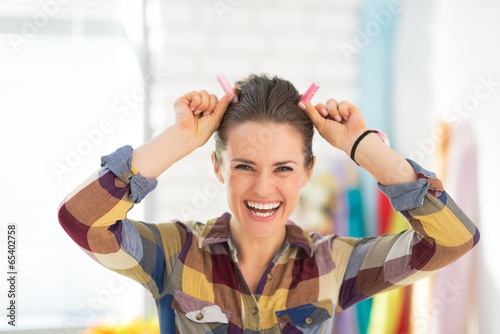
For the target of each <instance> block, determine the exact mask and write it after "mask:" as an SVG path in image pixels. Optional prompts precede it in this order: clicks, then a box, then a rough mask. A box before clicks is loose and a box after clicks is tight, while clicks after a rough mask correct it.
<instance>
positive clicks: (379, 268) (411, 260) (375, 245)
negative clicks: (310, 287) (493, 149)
mask: <svg viewBox="0 0 500 334" xmlns="http://www.w3.org/2000/svg"><path fill="white" fill-rule="evenodd" d="M304 106H307V108H306V111H307V112H308V114H309V116H310V118H311V119H312V120H313V122H314V124H315V125H316V127H317V128H318V130H319V132H320V134H321V135H322V136H323V137H324V138H325V139H326V140H327V141H328V142H329V143H331V144H332V145H333V146H334V147H336V148H338V149H341V150H343V151H344V152H345V153H346V154H347V155H348V156H350V154H351V149H352V146H353V144H354V142H355V141H356V139H357V138H358V137H359V136H360V135H361V134H362V133H363V132H364V131H366V130H367V128H366V126H365V124H364V121H363V118H362V115H361V112H360V111H359V109H358V108H356V107H355V106H354V105H352V104H350V103H348V102H342V103H340V104H338V103H337V102H336V101H335V100H333V99H332V100H329V101H328V102H327V105H326V106H325V105H322V104H319V105H317V106H316V108H314V107H313V106H312V105H310V104H307V103H306V104H304ZM325 110H326V113H325ZM336 116H339V117H340V118H341V121H340V122H339V121H337V120H336ZM337 119H338V118H337ZM355 160H356V162H357V163H358V164H359V165H360V166H361V167H363V168H365V169H366V170H367V171H369V172H370V173H371V174H372V175H373V176H374V177H375V178H376V179H377V180H378V186H379V188H380V190H381V191H382V192H384V194H385V195H386V196H387V197H389V199H390V201H391V204H392V206H393V208H394V209H395V210H397V211H399V212H400V213H401V214H402V215H403V217H404V218H405V219H406V220H407V221H408V223H409V225H410V227H411V229H408V230H406V231H403V232H400V233H397V234H386V235H383V236H381V237H377V238H375V237H372V238H358V239H356V238H345V237H338V238H337V239H336V242H334V243H333V244H334V247H333V249H332V256H333V257H334V261H335V263H336V265H337V266H338V268H342V269H343V270H339V275H340V277H338V281H339V282H341V286H340V293H339V299H338V305H337V308H338V309H337V311H342V310H344V309H345V308H347V307H349V306H351V305H353V304H355V303H357V302H360V301H361V300H364V299H366V298H369V297H371V296H373V295H374V294H376V293H379V292H384V291H388V290H391V289H394V288H397V287H401V286H405V285H408V284H412V283H414V282H415V281H417V280H418V279H421V278H423V277H426V276H429V275H431V274H432V273H434V272H435V271H436V270H439V269H441V268H443V267H445V266H446V265H448V264H450V263H452V262H453V261H455V260H457V259H458V258H460V257H461V256H462V255H464V254H465V253H467V252H468V251H469V250H470V249H472V247H474V246H475V245H476V244H477V242H478V241H479V231H478V230H477V228H476V226H475V225H474V224H473V223H472V222H471V221H470V219H469V218H468V217H467V216H466V215H465V214H464V213H463V212H462V210H461V209H460V208H459V207H458V206H457V205H456V204H455V202H454V201H453V200H452V198H451V197H450V196H449V195H448V194H447V193H446V192H445V191H444V189H443V186H442V183H441V181H439V180H438V179H437V178H436V176H435V174H434V173H432V172H429V171H427V170H425V169H424V168H422V167H421V166H419V165H418V164H417V163H415V162H413V161H411V160H406V159H404V158H403V157H401V156H400V155H399V154H398V153H396V152H395V151H394V150H392V149H390V148H389V147H387V146H386V145H385V144H384V143H383V141H382V140H381V139H380V138H378V136H377V135H376V134H373V133H370V134H368V135H367V136H366V137H365V138H363V139H362V140H361V141H360V142H359V145H358V147H357V149H356V151H355Z"/></svg>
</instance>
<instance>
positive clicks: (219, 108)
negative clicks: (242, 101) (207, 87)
mask: <svg viewBox="0 0 500 334" xmlns="http://www.w3.org/2000/svg"><path fill="white" fill-rule="evenodd" d="M235 97H236V94H226V95H224V96H223V97H222V98H221V99H220V100H219V102H218V103H217V105H216V106H215V109H214V111H213V113H212V116H214V117H215V119H216V121H217V124H219V123H220V121H221V120H222V116H224V113H225V112H226V110H227V107H228V106H229V103H230V102H231V101H232V100H233V99H234V98H235Z"/></svg>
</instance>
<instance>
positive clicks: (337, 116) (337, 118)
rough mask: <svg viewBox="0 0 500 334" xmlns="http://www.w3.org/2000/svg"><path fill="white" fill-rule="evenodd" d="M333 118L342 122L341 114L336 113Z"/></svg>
mask: <svg viewBox="0 0 500 334" xmlns="http://www.w3.org/2000/svg"><path fill="white" fill-rule="evenodd" d="M333 118H334V119H335V120H336V121H337V122H342V118H340V116H339V115H335V116H334V117H333Z"/></svg>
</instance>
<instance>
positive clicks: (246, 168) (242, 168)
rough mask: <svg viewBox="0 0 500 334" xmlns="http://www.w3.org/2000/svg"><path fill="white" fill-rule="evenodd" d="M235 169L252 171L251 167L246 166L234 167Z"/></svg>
mask: <svg viewBox="0 0 500 334" xmlns="http://www.w3.org/2000/svg"><path fill="white" fill-rule="evenodd" d="M234 168H235V169H241V170H248V171H252V170H253V169H252V167H250V166H248V165H238V166H236V167H234Z"/></svg>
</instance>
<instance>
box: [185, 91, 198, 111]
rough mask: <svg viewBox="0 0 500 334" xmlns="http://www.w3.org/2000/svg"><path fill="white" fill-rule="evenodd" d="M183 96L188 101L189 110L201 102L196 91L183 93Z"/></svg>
mask: <svg viewBox="0 0 500 334" xmlns="http://www.w3.org/2000/svg"><path fill="white" fill-rule="evenodd" d="M184 97H185V98H186V99H187V100H188V101H189V108H190V109H191V111H193V110H195V109H196V108H198V106H199V105H200V104H201V96H200V94H199V93H198V92H197V91H192V92H189V93H187V94H186V95H184Z"/></svg>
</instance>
